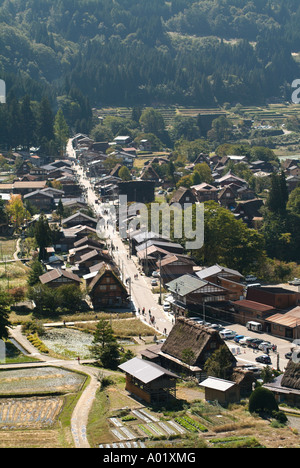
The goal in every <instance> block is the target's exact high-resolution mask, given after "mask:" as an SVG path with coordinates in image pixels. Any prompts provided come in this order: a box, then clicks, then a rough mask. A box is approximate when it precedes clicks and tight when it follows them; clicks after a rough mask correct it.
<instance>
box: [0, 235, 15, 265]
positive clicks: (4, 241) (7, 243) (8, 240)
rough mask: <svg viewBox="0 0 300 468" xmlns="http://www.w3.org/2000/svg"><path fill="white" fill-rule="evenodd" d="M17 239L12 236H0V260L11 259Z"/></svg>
mask: <svg viewBox="0 0 300 468" xmlns="http://www.w3.org/2000/svg"><path fill="white" fill-rule="evenodd" d="M16 246H17V239H15V238H12V237H0V261H1V262H4V261H5V258H6V260H11V259H13V255H14V253H15V251H16Z"/></svg>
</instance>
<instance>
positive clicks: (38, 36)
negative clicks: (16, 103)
mask: <svg viewBox="0 0 300 468" xmlns="http://www.w3.org/2000/svg"><path fill="white" fill-rule="evenodd" d="M299 19H300V6H299V3H298V2H296V1H295V0H273V1H272V2H270V1H265V0H253V1H251V2H250V1H246V0H203V1H193V0H173V1H168V2H166V1H164V0H151V2H149V1H148V0H114V1H111V0H27V1H26V2H20V1H18V0H4V1H0V77H1V78H4V79H6V81H7V82H8V84H9V85H10V86H9V88H10V89H11V88H13V89H14V91H15V92H16V93H17V94H19V95H22V94H24V93H25V92H26V93H29V94H30V95H31V96H32V97H33V98H36V99H40V97H41V96H42V95H43V94H44V93H45V92H47V93H48V94H50V95H51V94H53V95H55V96H59V95H64V94H68V93H69V91H70V89H72V88H76V89H78V90H80V92H81V93H83V95H85V96H87V97H88V98H89V99H90V101H91V103H92V104H93V105H95V106H99V105H103V104H106V105H107V104H111V105H113V104H118V105H122V104H124V105H129V104H130V105H133V104H149V103H155V102H160V103H165V104H172V103H179V104H185V105H196V106H214V105H217V104H222V103H224V102H232V103H233V102H241V103H243V104H253V103H262V102H264V101H265V100H266V99H269V98H272V97H284V98H287V97H288V96H289V92H290V83H291V82H292V81H293V80H294V79H295V78H298V74H299V66H298V64H297V63H296V62H295V61H294V60H293V58H292V55H291V52H293V51H296V52H297V51H299V50H300V32H299V28H298V24H299ZM50 85H51V88H50Z"/></svg>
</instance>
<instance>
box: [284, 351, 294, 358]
mask: <svg viewBox="0 0 300 468" xmlns="http://www.w3.org/2000/svg"><path fill="white" fill-rule="evenodd" d="M292 355H293V353H292V352H291V351H290V352H289V353H286V354H285V355H284V357H285V359H292Z"/></svg>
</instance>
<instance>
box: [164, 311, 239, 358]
mask: <svg viewBox="0 0 300 468" xmlns="http://www.w3.org/2000/svg"><path fill="white" fill-rule="evenodd" d="M211 342H214V343H215V344H216V346H213V347H212V348H210V346H209V344H210V343H211ZM223 344H224V342H223V340H222V338H221V337H220V335H219V333H218V332H217V331H216V330H213V329H211V328H207V327H204V326H203V325H199V324H197V323H196V322H194V321H193V320H189V319H186V318H184V317H179V318H178V319H177V321H176V323H175V325H174V327H173V328H172V330H171V332H170V335H169V336H168V338H167V340H166V341H165V342H164V344H163V346H162V348H161V351H162V352H163V353H164V354H169V355H170V356H173V357H175V358H177V359H180V360H184V353H183V351H185V350H191V351H192V352H193V356H192V359H191V362H190V365H191V366H197V365H199V364H200V363H203V362H205V361H206V359H207V357H208V356H207V353H209V354H211V352H212V350H213V351H215V350H216V349H217V348H218V347H220V346H222V345H223ZM233 360H234V357H233Z"/></svg>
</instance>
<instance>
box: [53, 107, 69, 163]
mask: <svg viewBox="0 0 300 468" xmlns="http://www.w3.org/2000/svg"><path fill="white" fill-rule="evenodd" d="M54 134H55V140H56V141H57V144H58V148H59V152H60V155H61V156H63V153H64V150H65V148H66V144H67V140H68V137H69V127H68V125H67V122H66V120H65V117H64V114H63V111H62V109H59V111H58V112H57V114H56V117H55V121H54Z"/></svg>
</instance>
